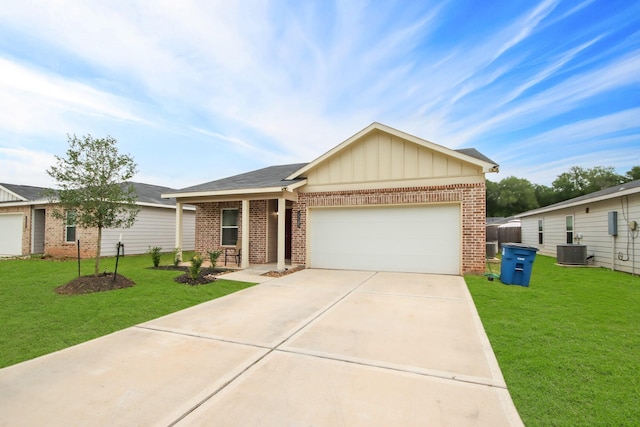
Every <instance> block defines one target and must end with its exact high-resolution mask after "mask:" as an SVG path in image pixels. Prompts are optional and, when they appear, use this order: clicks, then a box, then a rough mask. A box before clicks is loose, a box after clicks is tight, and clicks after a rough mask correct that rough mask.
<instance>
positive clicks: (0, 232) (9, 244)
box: [0, 214, 23, 256]
mask: <svg viewBox="0 0 640 427" xmlns="http://www.w3.org/2000/svg"><path fill="white" fill-rule="evenodd" d="M22 218H23V216H22V214H17V215H0V256H16V255H22V223H23V219H22Z"/></svg>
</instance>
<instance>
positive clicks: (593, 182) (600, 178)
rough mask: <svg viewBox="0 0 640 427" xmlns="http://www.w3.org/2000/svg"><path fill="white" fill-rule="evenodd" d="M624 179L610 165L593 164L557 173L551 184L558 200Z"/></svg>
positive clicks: (598, 188)
mask: <svg viewBox="0 0 640 427" xmlns="http://www.w3.org/2000/svg"><path fill="white" fill-rule="evenodd" d="M625 181H626V179H625V177H624V176H622V175H618V174H617V173H616V171H615V169H614V168H613V167H612V166H607V167H605V166H595V167H593V168H589V169H585V168H582V167H580V166H573V167H571V168H570V169H569V171H568V172H564V173H562V174H560V175H558V177H557V178H556V180H555V181H553V182H552V183H551V185H552V187H553V190H554V191H555V192H556V193H557V194H558V196H559V201H562V200H569V199H572V198H574V197H578V196H583V195H585V194H589V193H593V192H594V191H599V190H604V189H605V188H609V187H613V186H614V185H618V184H622V183H624V182H625Z"/></svg>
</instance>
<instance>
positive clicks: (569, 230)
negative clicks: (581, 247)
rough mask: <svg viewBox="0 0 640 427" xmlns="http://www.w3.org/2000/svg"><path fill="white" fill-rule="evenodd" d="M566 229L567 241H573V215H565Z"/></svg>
mask: <svg viewBox="0 0 640 427" xmlns="http://www.w3.org/2000/svg"><path fill="white" fill-rule="evenodd" d="M565 223H566V229H567V243H573V215H567V216H566V217H565Z"/></svg>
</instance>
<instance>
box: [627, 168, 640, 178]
mask: <svg viewBox="0 0 640 427" xmlns="http://www.w3.org/2000/svg"><path fill="white" fill-rule="evenodd" d="M625 178H627V179H628V180H629V181H635V180H637V179H640V166H634V167H632V168H631V170H629V171H627V174H626V175H625Z"/></svg>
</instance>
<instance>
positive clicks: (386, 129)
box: [285, 122, 498, 180]
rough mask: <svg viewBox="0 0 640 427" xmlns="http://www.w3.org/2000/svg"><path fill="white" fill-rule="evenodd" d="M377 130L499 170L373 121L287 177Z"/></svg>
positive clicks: (307, 169) (483, 167)
mask: <svg viewBox="0 0 640 427" xmlns="http://www.w3.org/2000/svg"><path fill="white" fill-rule="evenodd" d="M376 130H378V131H382V132H386V133H388V134H391V135H393V136H396V137H398V138H402V139H405V140H407V141H410V142H413V143H415V144H418V145H420V146H422V147H425V148H428V149H431V150H433V151H436V152H439V153H442V154H444V155H446V156H449V157H453V158H455V159H458V160H461V161H464V162H467V163H471V164H473V165H476V166H480V167H482V171H483V172H485V173H488V172H498V165H495V164H493V163H489V162H485V161H484V160H480V159H477V158H475V157H472V156H469V155H467V154H463V153H460V152H459V151H455V150H452V149H450V148H447V147H444V146H442V145H439V144H436V143H433V142H431V141H427V140H426V139H422V138H418V137H417V136H414V135H410V134H408V133H405V132H402V131H399V130H397V129H394V128H392V127H389V126H386V125H383V124H382V123H378V122H373V123H371V124H370V125H369V126H367V127H366V128H364V129H362V130H361V131H360V132H358V133H356V134H355V135H353V136H351V137H350V138H348V139H346V140H345V141H344V142H342V143H341V144H339V145H337V146H336V147H334V148H332V149H331V150H329V151H327V152H326V153H324V154H323V155H321V156H320V157H318V158H317V159H315V160H314V161H312V162H311V163H308V164H307V165H305V166H303V167H302V168H300V169H298V170H297V171H295V172H294V173H292V174H291V175H289V176H288V177H286V178H285V179H287V180H290V179H296V178H298V177H299V176H301V175H302V174H304V173H305V172H307V171H309V170H310V169H313V168H314V167H316V166H317V165H319V164H320V163H322V162H324V161H325V160H327V159H328V158H330V157H332V156H333V155H334V154H336V153H338V152H340V151H342V150H343V149H344V148H346V147H347V146H349V145H351V144H352V143H353V142H355V141H357V140H359V139H360V138H362V137H363V136H365V135H366V134H368V133H371V132H373V131H376Z"/></svg>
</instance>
